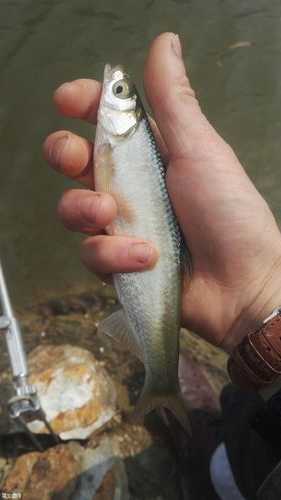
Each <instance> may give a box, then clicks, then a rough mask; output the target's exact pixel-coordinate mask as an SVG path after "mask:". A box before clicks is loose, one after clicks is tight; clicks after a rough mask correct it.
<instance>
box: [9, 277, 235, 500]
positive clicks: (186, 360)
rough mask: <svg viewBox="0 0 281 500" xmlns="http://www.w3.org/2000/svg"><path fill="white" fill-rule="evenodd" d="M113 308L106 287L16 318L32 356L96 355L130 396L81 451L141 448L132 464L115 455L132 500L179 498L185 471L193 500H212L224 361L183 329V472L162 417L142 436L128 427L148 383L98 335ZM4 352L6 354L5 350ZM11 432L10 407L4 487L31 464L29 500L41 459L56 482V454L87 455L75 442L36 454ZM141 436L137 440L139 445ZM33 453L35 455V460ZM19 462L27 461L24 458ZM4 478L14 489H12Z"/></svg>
mask: <svg viewBox="0 0 281 500" xmlns="http://www.w3.org/2000/svg"><path fill="white" fill-rule="evenodd" d="M116 307H117V301H116V297H115V293H114V291H113V289H112V288H111V287H110V286H105V287H101V288H100V289H99V291H98V292H97V291H96V290H93V289H84V290H79V291H76V292H75V293H73V292H69V293H68V294H64V295H53V296H52V297H49V298H48V299H47V300H45V301H44V302H40V301H39V302H38V303H37V304H32V305H29V306H28V307H26V308H25V309H23V310H21V311H19V312H18V316H19V319H20V321H21V324H22V327H23V332H24V341H25V345H26V350H27V352H28V353H29V356H30V353H32V351H34V349H35V348H37V349H38V346H43V347H44V346H54V348H55V347H56V346H65V345H72V346H76V347H79V348H82V349H85V350H87V351H89V352H90V353H91V354H92V355H93V356H94V358H95V359H96V360H97V362H98V363H102V365H103V367H104V369H105V371H106V372H107V374H108V375H109V376H110V377H111V379H112V380H113V381H114V382H116V384H117V385H118V387H119V388H123V392H122V389H121V391H120V390H119V396H120V394H121V395H122V394H123V395H125V394H127V395H128V397H125V396H124V397H123V400H122V396H121V399H120V398H119V399H120V400H119V402H118V404H119V410H120V411H119V417H118V418H117V419H116V418H115V419H113V420H112V422H110V423H109V424H107V425H106V426H105V428H104V429H100V430H99V432H93V434H92V435H91V436H90V437H89V438H88V439H87V440H86V441H83V443H80V445H79V446H80V447H81V446H82V448H83V450H84V449H85V448H86V449H90V450H93V449H95V448H96V447H97V446H98V443H101V442H102V443H104V440H107V439H109V440H110V442H111V441H112V440H115V439H117V438H116V436H119V438H120V439H121V440H122V439H125V441H126V442H128V443H132V442H133V441H134V440H136V441H137V443H138V444H137V445H134V446H133V447H132V446H131V445H130V446H131V448H132V449H133V450H134V449H135V451H132V452H131V454H130V457H129V458H130V459H129V458H128V457H126V458H120V456H119V455H118V457H119V458H118V459H120V460H121V462H122V464H123V465H122V467H123V466H124V470H123V469H122V470H123V472H122V474H121V475H122V477H123V476H124V474H125V476H126V482H127V483H128V484H127V483H126V484H127V487H128V491H129V492H130V495H131V496H130V498H134V499H136V500H138V499H148V498H149V499H150V500H151V499H152V498H155V499H156V498H157V499H162V498H163V499H167V498H171V496H170V497H167V494H168V493H167V492H169V495H171V494H173V498H175V499H176V498H180V492H179V486H178V485H179V477H178V475H179V474H183V473H182V470H183V469H182V468H184V476H185V480H186V481H187V484H188V488H189V491H190V495H191V496H190V499H192V498H196V500H199V499H201V498H202V500H203V499H204V500H206V498H208V499H210V500H212V499H215V498H216V497H215V495H214V493H213V492H212V488H211V485H210V483H209V480H208V460H209V456H210V454H211V452H212V450H213V449H214V447H215V446H216V444H217V442H218V440H219V435H220V417H219V393H220V391H221V388H222V387H223V385H225V384H226V383H227V375H226V371H225V361H226V357H225V355H224V354H223V353H222V352H221V351H219V350H217V349H215V348H213V347H212V346H209V345H208V344H207V343H205V342H204V341H202V340H200V339H198V338H197V337H196V336H195V335H193V334H190V333H188V332H186V331H184V330H183V331H182V332H181V363H180V377H181V380H182V391H183V394H184V397H185V400H186V401H187V403H188V406H189V408H190V413H191V421H192V427H193V436H192V439H191V440H188V445H187V447H188V448H189V453H188V457H184V458H183V461H182V463H181V466H180V467H179V466H178V463H177V461H178V456H177V453H175V449H174V443H173V444H172V445H171V439H170V438H171V437H170V435H169V433H167V431H166V429H165V426H163V424H162V423H161V420H160V419H159V417H157V416H156V415H152V416H150V417H149V418H148V419H147V421H146V424H145V426H144V427H143V426H142V425H140V426H138V427H137V431H136V428H135V427H134V425H133V424H131V423H130V422H128V419H127V415H128V411H129V410H130V407H133V406H134V403H135V401H136V399H137V397H138V394H139V391H140V389H141V387H142V384H143V380H144V372H143V366H142V364H141V363H140V362H139V361H138V360H137V359H136V358H134V357H133V356H132V355H131V354H130V353H128V352H127V351H124V350H123V349H122V347H121V346H119V345H118V344H116V343H114V342H113V341H112V340H111V339H108V338H107V337H105V336H102V337H101V336H100V335H99V334H98V333H97V324H98V322H99V321H100V319H101V318H102V317H105V316H107V315H108V314H110V312H111V311H112V310H114V309H115V308H116ZM1 351H2V353H3V352H4V345H3V343H2V345H1ZM31 356H32V354H31ZM0 372H1V374H2V375H1V377H0V395H1V402H2V403H3V401H4V400H7V399H8V398H9V396H10V395H11V388H10V386H9V380H10V376H9V374H8V372H7V356H6V355H3V356H1V361H0ZM128 402H129V407H128ZM8 429H9V424H8V420H7V416H6V412H5V407H4V405H2V407H1V414H0V439H1V441H0V477H1V481H2V485H3V484H4V486H5V485H7V484H14V483H13V482H11V481H12V479H13V477H14V474H16V476H17V477H19V476H20V474H19V472H18V468H19V467H22V466H21V463H20V464H19V463H18V462H17V460H19V457H23V456H25V457H29V460H31V462H32V465H30V471H29V474H30V475H29V476H28V481H27V479H26V478H25V479H26V482H25V483H24V484H25V486H24V487H25V489H24V493H25V495H26V497H27V498H31V497H30V491H29V489H28V488H29V486H28V484H33V483H34V481H37V482H38V477H37V475H36V474H37V473H38V471H37V472H36V470H37V468H38V465H37V466H36V465H35V464H36V463H38V460H42V456H43V458H44V460H45V461H46V463H49V461H50V463H51V465H50V463H49V466H50V470H52V475H53V477H55V475H54V472H55V469H54V468H55V467H56V465H54V463H53V461H54V458H52V457H53V455H54V454H55V457H56V460H57V455H56V453H59V454H61V455H60V456H61V460H67V459H66V458H65V453H66V454H68V455H69V453H70V451H71V453H73V454H74V456H75V455H76V454H77V456H80V455H81V453H82V451H83V450H82V448H80V447H79V449H78V448H77V447H76V448H75V446H76V445H75V446H74V448H73V445H72V444H71V442H66V443H64V444H62V445H59V447H61V448H58V449H57V450H55V448H57V447H55V448H53V447H51V448H49V446H50V444H49V443H47V444H46V451H45V452H44V453H43V454H40V453H38V452H34V451H33V450H32V448H31V447H30V444H27V442H26V440H24V439H23V438H22V436H19V435H13V434H10V435H9V436H8V437H7V432H8ZM136 435H137V436H139V437H138V438H136ZM119 438H118V439H119ZM72 443H73V441H72ZM135 444H136V443H135ZM179 445H180V443H179ZM69 447H70V448H69ZM179 448H180V446H179ZM54 450H55V451H54ZM69 450H70V451H69ZM75 450H76V451H75ZM34 453H37V454H38V456H37V455H34ZM83 453H84V452H83ZM91 453H92V452H91ZM41 455H42V456H41ZM68 455H67V456H68ZM50 456H51V458H50ZM71 456H72V455H71ZM81 456H82V455H81ZM21 460H24V461H25V459H23V458H21ZM15 464H16V465H15ZM199 464H200V466H199ZM52 467H53V468H52ZM167 468H168V469H170V468H172V469H173V468H174V470H175V473H173V474H171V475H169V477H168V479H167V481H166V482H165V481H164V482H163V477H166V476H167ZM20 470H21V469H20ZM148 471H149V473H148ZM165 471H166V472H165ZM123 473H124V474H123ZM45 476H46V477H47V479H46V481H45V482H44V481H43V483H42V484H41V483H40V484H41V489H42V491H43V490H45V491H44V496H42V498H44V499H46V500H48V499H49V498H53V497H52V496H51V495H52V494H53V488H52V480H50V478H48V474H47V475H46V473H45ZM45 476H44V477H45ZM139 476H142V477H143V479H144V481H141V484H142V485H143V486H140V485H139V480H138V477H139ZM7 477H8V479H9V481H10V483H9V482H8V483H7ZM11 477H12V479H11ZM114 477H115V476H114ZM118 477H119V476H118ZM5 478H6V479H5ZM145 478H146V479H145ZM203 479H204V481H203ZM41 480H42V478H41ZM54 483H55V479H54ZM109 483H110V485H111V486H110V487H113V486H112V481H111V482H110V481H109ZM22 484H23V483H22ZM102 484H103V483H102ZM106 484H107V483H106ZM53 486H54V485H53ZM0 487H1V486H0ZM54 487H55V486H54ZM103 487H104V488H105V490H104V493H103V494H104V495H105V496H102V497H98V496H97V497H95V498H104V499H106V498H111V497H110V496H106V495H109V491H107V493H106V488H107V486H103ZM108 487H109V486H108ZM27 493H28V495H27ZM207 495H208V496H207ZM63 498H68V497H67V496H66V497H63Z"/></svg>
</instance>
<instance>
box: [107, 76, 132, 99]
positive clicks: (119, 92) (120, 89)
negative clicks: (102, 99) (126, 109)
mask: <svg viewBox="0 0 281 500" xmlns="http://www.w3.org/2000/svg"><path fill="white" fill-rule="evenodd" d="M112 90H113V94H114V95H115V96H116V97H119V98H120V99H128V98H129V97H131V96H132V94H133V89H132V87H131V85H130V84H129V82H128V81H127V80H119V81H118V82H115V83H114V85H113V89H112Z"/></svg>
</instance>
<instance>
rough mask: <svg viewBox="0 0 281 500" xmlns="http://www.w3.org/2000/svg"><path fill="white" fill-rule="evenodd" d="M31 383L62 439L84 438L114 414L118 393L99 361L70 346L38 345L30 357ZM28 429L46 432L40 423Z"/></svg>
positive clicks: (31, 424)
mask: <svg viewBox="0 0 281 500" xmlns="http://www.w3.org/2000/svg"><path fill="white" fill-rule="evenodd" d="M29 367H30V372H31V376H30V382H31V383H32V384H34V385H35V386H36V388H37V390H38V395H39V398H40V401H41V404H42V407H43V409H44V411H45V413H46V416H47V420H48V421H49V422H50V424H51V426H52V428H53V429H54V431H55V432H56V433H58V434H59V436H60V437H61V439H64V440H65V439H85V438H87V437H88V436H89V435H90V434H91V433H92V432H93V431H94V430H97V429H99V428H100V427H102V426H103V425H104V424H106V423H107V422H109V421H110V420H111V419H112V418H113V417H114V415H116V413H117V390H116V386H115V384H114V382H113V380H112V379H111V377H110V376H109V375H108V373H107V372H106V370H105V369H104V366H103V364H102V363H101V362H98V361H97V360H96V359H95V357H94V356H93V354H91V353H90V352H88V351H87V350H85V349H81V348H79V347H74V346H71V345H61V346H53V345H48V346H44V347H43V346H39V347H37V348H36V349H34V350H33V351H32V352H31V353H30V355H29ZM29 427H30V430H32V431H33V432H35V433H45V432H47V430H46V429H45V427H44V425H43V423H42V422H39V421H34V422H31V423H29Z"/></svg>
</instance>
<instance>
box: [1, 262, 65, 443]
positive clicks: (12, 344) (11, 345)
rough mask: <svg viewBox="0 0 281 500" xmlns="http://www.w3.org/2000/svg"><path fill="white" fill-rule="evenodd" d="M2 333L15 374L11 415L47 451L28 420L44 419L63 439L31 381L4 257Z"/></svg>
mask: <svg viewBox="0 0 281 500" xmlns="http://www.w3.org/2000/svg"><path fill="white" fill-rule="evenodd" d="M0 307H1V310H2V315H1V316H0V334H2V335H5V340H6V345H7V351H8V355H9V362H10V368H11V371H12V375H13V387H14V390H15V393H16V394H15V395H14V396H13V397H12V398H11V399H10V400H9V401H8V413H9V417H10V418H11V419H12V420H13V421H15V422H16V423H17V424H18V426H19V427H21V428H22V429H23V431H24V432H25V433H26V434H27V435H28V436H29V438H30V439H31V441H32V443H33V445H34V446H35V447H36V448H37V449H38V450H39V451H43V447H42V446H41V443H40V441H39V440H38V438H37V437H36V435H35V434H33V433H32V432H31V430H30V429H29V427H28V422H32V421H34V420H41V421H43V422H44V424H45V426H46V428H47V429H48V431H49V433H50V435H51V436H52V437H53V439H54V441H55V443H59V442H60V439H59V437H58V436H57V434H55V432H54V431H53V429H52V427H51V425H50V423H49V422H48V421H47V418H46V415H45V412H44V410H43V408H42V406H41V404H40V400H39V397H38V394H37V391H36V388H35V387H34V386H33V385H31V384H29V383H28V375H29V372H28V366H27V359H26V353H25V349H24V344H23V337H22V332H21V327H20V324H19V322H18V320H17V318H16V317H15V314H14V311H13V308H12V304H11V300H10V296H9V292H8V288H7V284H6V280H5V276H4V272H3V267H2V264H1V260H0Z"/></svg>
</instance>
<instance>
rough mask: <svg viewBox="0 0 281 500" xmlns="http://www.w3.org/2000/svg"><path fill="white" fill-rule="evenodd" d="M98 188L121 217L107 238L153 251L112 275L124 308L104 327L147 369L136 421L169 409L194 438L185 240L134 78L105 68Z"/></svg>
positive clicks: (117, 68)
mask: <svg viewBox="0 0 281 500" xmlns="http://www.w3.org/2000/svg"><path fill="white" fill-rule="evenodd" d="M94 183H95V188H96V190H97V191H102V192H107V193H109V194H110V195H111V196H112V197H113V198H114V199H115V202H116V205H117V216H116V219H115V220H114V221H113V223H112V224H110V225H109V226H108V227H107V228H106V231H107V233H108V234H111V235H122V236H130V237H137V238H141V239H143V240H148V241H150V242H152V243H153V244H154V246H155V247H156V249H157V251H158V254H159V258H158V261H157V263H156V264H155V266H154V267H153V268H152V269H148V270H145V271H141V272H129V273H115V274H113V282H114V286H115V289H116V292H117V296H118V299H119V302H120V305H121V309H120V310H118V311H116V312H114V313H113V314H112V315H111V316H109V317H108V318H106V319H104V320H103V321H102V322H100V324H99V331H100V332H102V333H106V334H107V335H109V336H110V337H112V338H114V339H115V340H116V341H119V342H120V343H121V344H122V345H123V347H124V348H126V349H129V350H130V351H131V352H132V353H133V354H134V355H136V356H137V357H138V358H139V359H140V360H141V361H142V362H143V364H144V367H145V382H144V387H143V389H142V392H141V395H140V397H139V400H138V401H137V404H136V408H135V410H134V412H133V415H134V416H136V417H137V418H143V417H144V416H145V415H146V414H147V413H149V412H150V411H152V410H154V409H158V408H160V409H161V408H162V409H165V410H167V409H168V410H169V411H170V412H171V413H172V414H173V415H174V416H175V417H176V418H177V420H178V421H179V422H180V424H181V426H182V427H183V428H184V429H185V430H186V431H187V432H190V424H189V419H188V415H187V409H186V406H185V403H184V402H183V399H182V397H181V393H180V386H179V379H178V362H179V332H180V318H181V294H182V274H183V273H182V260H183V259H182V256H183V253H184V252H183V239H182V235H181V230H180V227H179V225H178V223H177V220H176V217H175V214H174V211H173V208H172V204H171V200H170V197H169V193H168V190H167V185H166V167H165V165H164V162H163V160H162V158H161V155H160V153H159V150H158V147H157V144H156V140H155V137H154V135H153V132H152V128H151V126H150V121H149V119H148V115H147V114H146V112H145V109H144V107H143V104H142V101H141V99H140V97H139V94H138V92H137V90H136V87H135V85H134V83H133V81H132V80H131V78H130V76H129V74H128V73H127V72H126V70H125V69H124V68H123V66H121V65H118V66H114V67H111V66H110V65H109V64H106V66H105V70H104V80H103V85H102V92H101V98H100V104H99V109H98V114H97V127H96V137H95V147H94Z"/></svg>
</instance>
